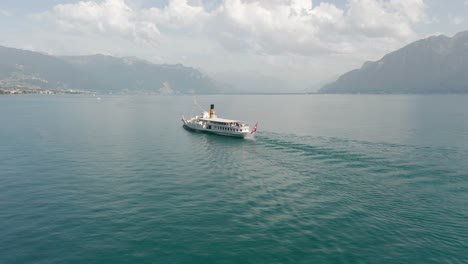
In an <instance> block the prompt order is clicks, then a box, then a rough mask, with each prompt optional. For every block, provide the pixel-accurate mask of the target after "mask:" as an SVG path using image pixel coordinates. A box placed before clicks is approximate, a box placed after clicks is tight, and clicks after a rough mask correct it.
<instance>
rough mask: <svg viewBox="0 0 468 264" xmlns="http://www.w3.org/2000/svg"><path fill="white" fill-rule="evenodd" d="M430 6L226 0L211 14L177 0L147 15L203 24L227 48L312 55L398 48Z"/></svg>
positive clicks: (418, 1) (168, 23) (196, 26)
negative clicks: (366, 46) (368, 47)
mask: <svg viewBox="0 0 468 264" xmlns="http://www.w3.org/2000/svg"><path fill="white" fill-rule="evenodd" d="M425 10H426V5H425V4H424V1H423V0H390V1H380V0H349V2H348V5H347V7H346V9H340V8H338V7H337V6H335V5H333V4H330V3H320V4H319V5H316V6H313V5H312V1H309V0H273V1H260V0H250V1H242V0H224V1H223V2H222V3H221V5H220V6H219V7H218V8H216V9H214V10H212V11H211V12H208V11H206V10H205V9H204V8H203V6H192V5H189V4H188V2H187V1H185V0H172V1H170V2H169V5H168V6H167V7H165V8H164V9H157V8H152V9H151V10H149V11H147V12H145V13H146V15H147V17H148V18H149V19H150V20H152V21H155V23H156V24H158V26H160V27H166V28H174V27H177V28H181V27H185V28H186V29H188V30H189V31H190V30H194V31H200V29H201V28H202V29H203V30H204V34H208V35H210V36H212V37H213V38H215V39H216V40H217V41H219V43H221V44H222V45H223V46H224V47H225V48H227V49H235V50H239V51H246V50H247V51H250V52H255V53H260V54H262V53H265V54H302V55H313V54H316V53H324V52H329V53H352V52H357V51H358V50H359V49H360V48H362V46H363V44H365V43H367V44H372V47H375V46H382V45H384V46H392V47H397V46H398V45H401V43H406V42H408V40H411V39H414V38H415V36H416V34H415V32H414V31H413V26H414V25H415V24H417V23H421V22H424V21H426V14H425ZM376 42H377V44H376Z"/></svg>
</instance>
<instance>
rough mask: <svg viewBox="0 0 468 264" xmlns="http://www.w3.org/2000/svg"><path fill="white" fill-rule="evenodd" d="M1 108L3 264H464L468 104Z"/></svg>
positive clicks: (259, 100)
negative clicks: (185, 122) (196, 120)
mask: <svg viewBox="0 0 468 264" xmlns="http://www.w3.org/2000/svg"><path fill="white" fill-rule="evenodd" d="M197 100H198V102H199V104H200V105H202V106H204V107H205V108H209V104H211V103H214V104H215V105H216V109H217V114H218V115H220V116H222V117H226V118H239V119H243V120H245V121H248V122H250V123H255V122H256V121H258V122H259V132H258V133H257V136H256V138H255V140H242V139H234V138H226V137H221V136H216V135H207V134H200V133H192V132H189V131H186V130H184V129H183V128H182V126H181V124H182V123H181V121H180V117H181V116H182V115H185V116H190V115H191V114H192V113H193V114H198V112H199V110H198V109H197V110H196V111H195V112H193V111H192V109H193V104H192V102H193V98H192V97H189V96H170V97H157V96H153V97H132V96H114V97H106V96H104V97H103V98H102V100H97V99H96V98H95V97H88V96H70V97H65V96H63V97H62V96H20V97H14V96H3V97H0V113H1V114H0V124H1V129H0V142H1V143H0V263H467V262H468V253H467V252H468V206H467V205H468V202H467V201H468V104H467V103H466V102H468V96H364V95H356V96H349V95H348V96H340V95H334V96H325V95H309V96H305V95H303V96H299V95H281V96H280V95H270V96H260V95H258V96H246V95H245V96H199V97H198V98H197Z"/></svg>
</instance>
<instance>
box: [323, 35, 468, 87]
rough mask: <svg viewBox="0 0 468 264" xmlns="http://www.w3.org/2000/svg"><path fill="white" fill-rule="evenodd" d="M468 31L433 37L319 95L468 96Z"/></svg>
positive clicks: (345, 76)
mask: <svg viewBox="0 0 468 264" xmlns="http://www.w3.org/2000/svg"><path fill="white" fill-rule="evenodd" d="M466 72H468V31H464V32H459V33H457V34H456V35H454V36H453V37H451V38H450V37H447V36H444V35H439V36H431V37H428V38H425V39H421V40H418V41H415V42H413V43H410V44H408V45H406V46H404V47H403V48H401V49H398V50H396V51H393V52H390V53H388V54H386V55H385V56H383V57H382V58H381V59H380V60H378V61H374V62H365V63H364V64H363V65H362V67H361V68H359V69H355V70H352V71H349V72H347V73H345V74H343V75H341V76H340V77H339V78H338V79H337V80H336V81H335V82H332V83H329V84H326V85H324V86H323V87H322V88H321V89H320V90H319V93H403V94H404V93H418V94H419V93H422V94H424V93H468V77H467V75H466V74H465V73H466Z"/></svg>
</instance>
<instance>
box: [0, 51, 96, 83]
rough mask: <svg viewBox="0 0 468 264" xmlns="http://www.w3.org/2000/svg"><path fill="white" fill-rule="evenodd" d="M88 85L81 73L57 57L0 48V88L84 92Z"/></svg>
mask: <svg viewBox="0 0 468 264" xmlns="http://www.w3.org/2000/svg"><path fill="white" fill-rule="evenodd" d="M90 85H91V84H90V83H88V82H87V81H86V79H84V78H83V73H82V72H81V71H79V70H78V69H77V68H75V67H74V66H73V65H71V64H69V63H67V62H65V61H63V60H61V59H59V58H56V57H53V56H49V55H44V54H41V53H37V52H32V51H26V50H19V49H13V48H6V47H2V46H0V86H5V87H7V86H13V87H14V86H21V87H32V88H49V89H64V88H67V89H79V88H81V89H86V88H89V87H90Z"/></svg>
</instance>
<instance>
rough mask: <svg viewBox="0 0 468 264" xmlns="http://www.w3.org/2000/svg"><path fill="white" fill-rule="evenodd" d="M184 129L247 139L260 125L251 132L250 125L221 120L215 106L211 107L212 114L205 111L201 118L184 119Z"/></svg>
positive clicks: (237, 121)
mask: <svg viewBox="0 0 468 264" xmlns="http://www.w3.org/2000/svg"><path fill="white" fill-rule="evenodd" d="M182 122H183V123H184V125H183V126H184V128H186V129H188V130H193V131H200V132H207V133H212V134H218V135H223V136H231V137H243V138H245V137H247V136H248V135H253V134H255V133H256V132H257V127H258V123H257V124H255V127H254V128H253V129H252V130H250V127H249V125H247V124H246V123H244V122H242V121H239V120H231V119H224V118H219V117H217V116H216V115H215V110H214V104H212V105H211V108H210V113H209V114H208V112H206V111H203V113H202V114H201V116H195V117H192V118H190V119H185V118H184V117H182Z"/></svg>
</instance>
